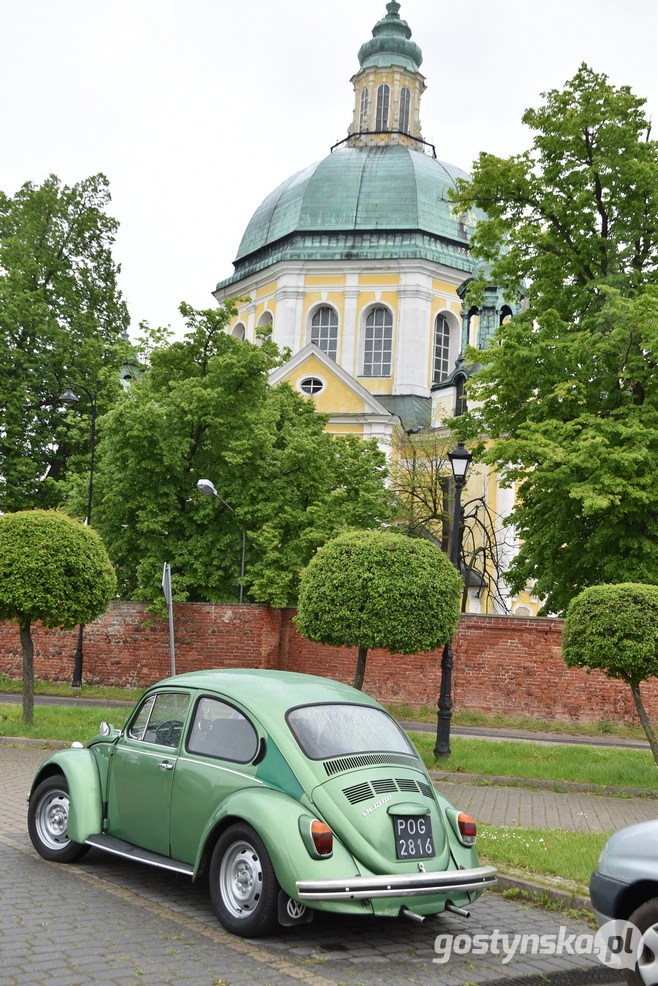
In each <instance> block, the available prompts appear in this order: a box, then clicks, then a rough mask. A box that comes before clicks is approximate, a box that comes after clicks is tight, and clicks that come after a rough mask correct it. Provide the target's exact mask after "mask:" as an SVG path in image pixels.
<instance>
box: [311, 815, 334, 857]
mask: <svg viewBox="0 0 658 986" xmlns="http://www.w3.org/2000/svg"><path fill="white" fill-rule="evenodd" d="M311 838H312V839H313V845H314V846H315V850H316V852H317V854H318V856H331V854H332V852H333V851H334V836H333V832H332V831H331V829H330V828H329V826H328V825H325V823H324V822H319V821H318V820H317V818H316V819H315V821H313V822H311Z"/></svg>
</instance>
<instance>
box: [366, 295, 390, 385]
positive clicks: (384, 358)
mask: <svg viewBox="0 0 658 986" xmlns="http://www.w3.org/2000/svg"><path fill="white" fill-rule="evenodd" d="M392 349H393V316H392V315H391V313H390V312H389V310H388V308H381V307H380V308H373V309H371V311H370V312H368V315H367V317H366V325H365V335H364V345H363V376H364V377H390V375H391V352H392Z"/></svg>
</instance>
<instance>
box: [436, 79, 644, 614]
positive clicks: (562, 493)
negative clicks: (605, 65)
mask: <svg viewBox="0 0 658 986" xmlns="http://www.w3.org/2000/svg"><path fill="white" fill-rule="evenodd" d="M544 95H545V103H544V105H543V106H542V107H540V109H538V110H528V111H527V112H526V114H525V116H524V122H525V123H526V124H527V125H528V126H530V127H531V128H533V130H534V131H535V136H534V140H533V144H532V148H531V150H529V151H527V152H526V153H523V154H520V155H516V156H513V157H510V158H508V159H500V158H497V157H494V156H492V155H488V154H481V155H480V158H479V160H478V161H477V162H476V164H475V168H474V174H473V178H472V181H471V182H470V183H467V182H459V183H458V185H459V187H458V191H457V193H456V202H457V207H458V208H459V209H460V210H461V211H468V210H470V209H471V208H473V207H474V206H475V207H479V208H481V209H484V210H485V211H486V212H487V214H488V217H489V218H487V219H484V220H482V221H481V222H480V223H479V224H478V227H477V231H476V233H475V237H474V240H473V244H474V250H475V253H476V255H477V256H479V257H480V258H482V259H483V260H484V261H486V265H485V266H486V269H487V275H486V276H487V278H490V279H491V280H493V281H494V282H495V283H498V284H506V285H508V286H509V288H510V291H511V292H516V291H518V290H519V289H520V288H521V286H522V284H523V282H524V280H525V282H526V288H527V292H526V308H525V310H524V311H522V312H521V314H519V315H517V316H515V317H514V318H512V319H511V320H510V321H509V322H507V323H506V324H504V325H502V326H501V327H500V329H499V330H498V334H497V336H496V338H495V340H494V344H493V345H492V346H491V347H490V348H489V349H488V350H487V351H486V352H477V351H471V352H470V353H469V356H470V358H472V359H474V360H475V361H476V362H479V363H481V364H484V365H483V367H482V368H481V369H480V370H479V372H478V373H476V375H475V377H474V378H473V380H472V383H471V385H470V388H469V401H471V402H474V403H471V406H472V407H473V408H474V409H473V410H471V411H470V412H469V413H468V414H466V415H465V416H463V417H462V418H459V419H457V420H456V422H455V427H456V429H457V431H458V434H459V436H460V437H461V438H465V439H468V440H469V442H470V443H473V442H474V441H475V439H476V438H480V439H481V440H482V445H481V446H480V452H481V454H482V455H483V457H484V459H485V461H487V462H488V463H490V464H491V465H492V466H495V467H497V468H498V469H499V470H500V471H501V474H502V476H503V480H504V482H505V483H506V484H507V485H512V484H517V503H516V507H515V509H514V512H513V514H512V516H511V518H510V521H511V523H513V524H514V527H515V529H516V532H517V535H518V537H519V539H520V541H521V545H522V546H521V550H520V552H519V554H518V555H517V557H516V559H515V560H514V562H513V564H512V567H511V569H510V571H509V573H508V580H509V582H510V585H511V588H512V590H513V591H520V590H521V589H523V588H524V587H525V586H526V584H527V583H528V582H532V583H534V584H535V585H536V590H535V591H536V592H537V593H538V594H540V595H541V596H543V597H544V599H545V607H544V610H545V611H553V612H562V611H564V610H565V609H566V606H567V605H568V603H569V600H570V599H571V598H572V597H573V596H574V595H576V594H577V593H578V592H580V590H581V589H583V588H584V587H586V586H588V585H592V584H597V583H602V582H624V581H627V580H628V579H629V578H634V579H636V580H638V579H639V580H642V581H647V582H655V581H658V507H657V505H656V499H655V496H654V495H653V491H654V490H655V488H656V485H657V484H658V388H657V387H656V386H655V375H656V353H657V347H658V335H657V333H658V283H657V274H656V270H657V261H658V153H657V149H656V144H655V142H653V141H651V140H650V139H649V126H648V123H647V119H646V116H645V114H644V111H643V100H640V99H638V98H637V97H635V96H634V95H633V94H632V92H631V91H630V90H629V89H628V88H627V87H622V88H618V89H617V88H614V87H613V86H611V85H610V84H609V82H608V81H607V79H606V77H605V76H603V75H597V74H596V73H595V72H593V71H592V70H591V69H589V68H588V67H587V66H585V65H583V66H582V67H581V68H580V70H579V71H578V73H577V74H576V76H575V77H574V78H573V79H572V80H571V81H570V82H569V83H567V85H566V86H565V88H564V90H563V91H555V90H554V91H551V92H549V93H546V94H544ZM483 280H484V275H482V279H481V281H480V283H478V284H477V285H475V287H474V294H473V297H474V300H476V301H477V298H478V293H479V292H480V291H481V287H482V283H483ZM470 447H473V445H472V444H471V446H470Z"/></svg>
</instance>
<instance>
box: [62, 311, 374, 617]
mask: <svg viewBox="0 0 658 986" xmlns="http://www.w3.org/2000/svg"><path fill="white" fill-rule="evenodd" d="M181 311H182V313H183V315H184V317H185V319H186V322H187V329H188V331H187V333H186V335H185V338H184V339H183V340H182V341H179V342H174V343H171V344H168V343H167V341H166V339H162V338H160V339H159V340H158V339H156V340H155V344H154V345H152V348H151V351H150V354H149V358H148V359H149V362H148V367H147V369H146V370H145V372H144V373H143V375H142V377H141V379H140V380H139V381H137V382H136V383H134V384H133V385H132V386H131V388H130V391H129V392H128V393H127V394H126V395H125V397H124V398H123V400H122V401H121V402H120V403H119V404H117V406H116V407H115V408H114V409H113V410H112V411H110V413H109V414H107V415H106V416H105V418H104V419H102V420H101V421H100V422H99V436H100V437H99V446H98V469H97V476H98V482H97V484H96V491H97V493H96V496H95V506H94V522H95V523H96V524H97V525H98V528H99V530H100V531H101V532H102V534H103V536H104V538H105V540H106V543H107V544H108V545H109V546H110V554H111V556H112V559H113V561H114V563H115V564H116V566H117V571H118V577H119V586H120V593H121V595H122V597H123V598H128V599H139V600H145V601H151V602H152V601H156V600H160V599H161V587H160V586H161V579H162V568H163V564H164V562H165V561H168V562H169V563H170V565H171V570H172V585H173V593H174V599H175V600H176V601H179V602H182V601H185V600H189V601H198V600H204V601H210V602H223V601H227V600H234V599H235V598H236V581H237V579H238V575H239V571H240V558H241V549H242V531H243V530H245V531H246V536H247V537H246V543H247V557H246V567H245V588H246V594H247V596H248V598H249V599H251V600H252V601H256V602H266V603H270V604H271V605H285V604H287V603H290V602H292V601H294V599H295V597H296V592H297V583H298V578H299V571H300V569H301V568H302V567H303V566H304V565H305V564H306V563H307V562H308V560H309V558H310V557H311V555H312V553H313V552H314V551H315V549H316V548H317V547H318V545H319V544H322V543H323V542H324V541H325V540H326V539H327V538H328V537H332V536H333V535H334V534H336V533H337V532H338V531H340V530H344V529H345V528H346V527H348V526H365V527H367V526H376V525H378V524H379V523H380V522H381V521H385V520H387V519H389V517H390V508H389V494H388V492H387V490H386V486H385V477H386V469H385V459H384V456H383V454H382V453H381V452H380V451H379V450H378V449H377V448H376V446H375V445H374V444H373V443H368V442H360V441H357V440H356V439H347V440H343V439H335V438H333V437H332V436H331V435H329V434H327V433H326V432H325V431H324V426H325V423H326V419H325V418H324V417H322V416H321V415H318V414H316V412H315V409H314V405H313V404H312V402H310V401H308V400H306V399H305V398H303V397H302V395H301V394H298V393H297V392H296V391H293V390H292V389H291V388H290V387H289V386H287V385H281V386H279V387H275V388H273V387H271V386H270V384H269V382H268V375H269V373H270V371H271V370H272V369H273V368H274V367H275V366H277V365H278V364H279V363H280V362H281V360H282V359H283V358H284V357H285V354H281V353H280V352H279V350H278V348H277V347H276V346H275V345H274V343H273V342H272V341H271V339H269V338H268V337H267V336H265V337H264V338H263V339H262V340H261V342H260V344H259V345H253V344H251V343H249V342H246V341H243V340H239V339H236V338H235V337H234V336H232V335H231V334H230V333H228V332H227V331H226V328H227V325H228V322H229V319H230V317H231V316H232V314H233V313H234V312H235V307H234V306H233V305H232V304H231V303H227V304H226V305H225V306H224V307H222V308H217V309H209V310H206V311H195V310H194V309H192V308H190V306H188V305H182V306H181ZM202 478H203V479H210V480H211V481H212V482H213V483H214V485H215V487H216V489H217V491H218V493H219V494H220V496H221V498H222V500H224V501H225V502H226V503H227V504H229V506H230V508H231V509H230V510H229V509H227V508H226V506H224V504H223V503H222V500H219V499H215V498H211V497H205V496H203V495H202V494H197V491H196V483H197V481H198V480H199V479H202ZM81 494H82V491H81V490H80V491H79V492H78V503H79V506H80V507H81V506H82V502H83V501H82V495H81Z"/></svg>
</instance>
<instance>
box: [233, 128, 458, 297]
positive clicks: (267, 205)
mask: <svg viewBox="0 0 658 986" xmlns="http://www.w3.org/2000/svg"><path fill="white" fill-rule="evenodd" d="M466 177H468V176H467V175H466V173H465V172H464V171H461V170H460V169H459V168H456V167H454V165H451V164H446V163H445V162H443V161H439V160H437V159H436V158H434V157H432V156H430V155H429V154H426V153H423V152H421V151H418V150H415V149H414V148H409V147H404V146H401V145H397V146H387V145H380V146H369V147H349V146H341V147H339V148H337V149H336V150H334V151H333V153H331V154H329V155H328V157H326V158H324V159H323V160H321V161H318V162H316V163H315V164H312V165H310V166H309V167H308V168H305V169H304V170H303V171H299V172H297V174H294V175H292V176H291V177H290V178H288V179H287V180H286V181H284V182H283V184H281V185H279V187H278V188H276V189H275V190H274V191H273V192H271V193H270V195H268V196H267V198H266V199H265V200H264V201H263V202H262V203H261V205H260V206H259V207H258V208H257V209H256V212H255V213H254V214H253V216H252V218H251V219H250V221H249V224H248V225H247V228H246V230H245V232H244V235H243V237H242V242H241V243H240V247H239V250H238V255H237V259H236V261H235V273H234V275H233V277H231V278H229V279H228V281H224V282H222V284H221V285H218V288H219V287H225V286H227V285H228V284H230V283H231V282H233V281H237V280H240V279H241V278H242V277H244V276H246V275H248V274H251V273H254V272H255V271H258V270H261V269H263V268H264V267H269V266H270V265H271V264H274V263H277V262H278V261H281V260H361V259H362V260H372V259H386V260H392V259H403V258H424V259H427V260H431V261H435V262H436V263H442V264H447V265H449V266H451V267H457V268H461V269H462V270H464V269H466V270H470V267H471V266H472V261H471V260H470V257H469V251H468V233H469V230H468V228H467V226H466V223H465V222H464V221H462V219H463V217H459V216H457V215H454V214H453V211H452V205H451V202H450V199H449V197H448V190H449V189H450V188H451V187H453V186H454V180H455V178H466Z"/></svg>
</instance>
